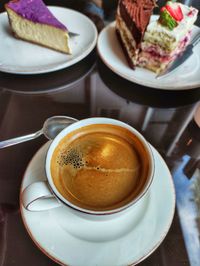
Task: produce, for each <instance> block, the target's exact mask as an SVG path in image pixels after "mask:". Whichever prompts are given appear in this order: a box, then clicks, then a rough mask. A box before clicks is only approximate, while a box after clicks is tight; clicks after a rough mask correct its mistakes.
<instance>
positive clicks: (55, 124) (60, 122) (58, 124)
mask: <svg viewBox="0 0 200 266" xmlns="http://www.w3.org/2000/svg"><path fill="white" fill-rule="evenodd" d="M76 121H78V120H77V119H75V118H73V117H69V116H52V117H49V118H48V119H47V120H46V121H45V122H44V124H43V128H42V132H43V134H44V135H45V137H46V138H48V139H50V140H52V139H54V138H55V137H56V136H57V135H58V133H60V131H62V130H63V129H64V128H65V127H67V126H69V125H71V124H73V123H74V122H76Z"/></svg>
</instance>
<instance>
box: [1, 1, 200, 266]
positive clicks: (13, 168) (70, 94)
mask: <svg viewBox="0 0 200 266" xmlns="http://www.w3.org/2000/svg"><path fill="white" fill-rule="evenodd" d="M2 2H5V1H2ZM45 2H46V3H47V4H54V5H55V1H45ZM114 2H115V3H116V1H114ZM114 2H113V3H114ZM56 4H57V5H58V3H57V2H56ZM59 5H62V6H66V7H70V8H73V9H76V10H79V11H81V12H84V5H85V1H67V0H66V1H59ZM114 6H115V4H113V6H112V9H111V6H108V7H107V10H106V12H107V13H106V20H107V21H108V20H109V19H110V20H111V19H112V18H113V8H114ZM0 11H3V5H2V3H1V4H0ZM109 12H110V13H109ZM109 14H110V17H109ZM87 15H88V16H90V14H87ZM91 18H92V19H93V20H94V22H95V23H96V25H97V26H98V28H99V30H100V28H101V27H102V21H99V20H98V19H97V18H96V17H95V18H94V17H93V16H92V15H91ZM0 41H3V40H0ZM0 52H2V51H0ZM199 100H200V88H196V89H189V90H184V91H166V90H159V89H152V88H147V87H142V86H139V85H137V84H134V83H131V82H129V81H127V80H124V79H123V78H121V77H119V76H117V74H115V73H113V72H112V71H111V70H109V69H108V68H107V67H106V66H105V65H104V63H103V62H102V61H101V60H100V59H99V58H98V55H97V53H96V50H95V49H94V51H92V52H91V54H89V55H88V56H87V57H86V58H85V59H83V60H82V61H81V62H79V63H76V64H75V65H73V66H71V67H69V68H67V69H63V70H60V71H56V72H52V73H49V74H40V75H34V76H33V75H26V76H25V75H14V74H6V73H2V72H0V140H4V139H8V138H12V137H16V136H20V135H25V134H28V133H32V132H35V131H37V130H39V129H40V128H41V127H42V125H43V122H44V120H45V119H46V118H48V117H50V116H52V115H67V116H72V117H75V118H77V119H82V118H87V117H95V116H103V117H110V118H115V119H119V120H121V121H124V122H126V123H129V124H130V125H132V126H133V127H135V128H136V129H137V130H138V131H140V132H141V133H142V134H143V135H144V136H145V137H146V139H147V140H148V141H149V142H150V143H151V144H152V145H153V146H154V147H155V148H156V149H157V150H158V151H159V153H160V154H161V155H162V156H163V158H164V159H165V161H166V163H167V165H168V167H169V169H170V170H171V173H172V176H173V178H174V183H175V188H176V193H177V204H176V212H175V216H174V219H173V223H172V225H171V228H170V230H169V232H168V234H167V236H166V238H165V239H164V241H163V242H162V244H161V245H160V246H159V247H158V248H157V249H156V251H155V252H154V253H153V254H151V255H150V256H149V257H148V258H147V259H145V260H144V261H143V262H141V263H140V264H139V265H141V266H142V265H143V266H147V265H149V266H150V265H151V266H169V265H171V266H183V265H184V266H187V265H195V266H197V265H200V254H199V252H200V251H199V247H200V246H199V239H200V237H199V235H200V234H199V229H198V228H199V225H200V222H199V221H200V200H199V198H198V197H195V195H198V190H196V191H197V193H196V194H195V193H193V194H192V195H194V198H193V199H191V197H190V198H188V200H186V201H184V202H185V203H184V208H185V209H184V210H187V212H183V211H182V210H183V199H185V198H186V194H187V192H188V191H190V187H191V184H196V186H197V189H198V186H199V187H200V185H198V184H200V174H199V172H198V169H200V159H199V158H200V129H199V126H200V125H199V126H197V124H196V122H195V121H196V120H198V119H199V120H200V118H199V116H200V111H199V114H198V115H197V114H196V113H197V111H198V107H199V106H200V102H199ZM195 114H196V117H197V119H196V120H194V116H195ZM45 142H46V139H45V137H43V136H41V137H39V138H38V139H35V140H32V141H29V142H26V143H22V144H19V145H16V146H12V147H9V148H6V149H2V150H0V265H1V266H11V265H13V266H15V265H16V266H19V265H20V266H23V265H29V266H32V265H34V266H35V265H43V266H47V265H56V263H55V262H54V261H52V260H50V259H49V258H48V257H46V256H45V255H44V254H43V253H42V252H41V251H40V250H39V249H38V248H37V247H36V246H35V244H34V243H33V242H32V240H31V238H30V237H29V235H28V233H27V232H26V229H25V227H24V225H23V222H22V219H21V215H20V210H19V191H20V185H21V182H22V177H23V174H24V171H25V169H26V166H27V164H28V163H29V161H30V160H31V158H32V157H33V155H34V154H35V152H36V151H37V150H38V149H39V148H40V147H41V146H42V145H43V144H44V143H45ZM198 182H199V183H198ZM183 183H184V186H183ZM193 191H194V190H193ZM190 192H191V191H190ZM199 193H200V189H199ZM184 196H185V198H184ZM191 202H193V203H192V208H191V209H192V210H191V209H190V207H191ZM198 203H199V204H198ZM166 204H167V202H166ZM194 209H195V211H194ZM191 213H192V215H193V220H192V222H191V223H188V221H190V220H189V219H188V217H187V215H188V216H190V215H191ZM189 218H191V216H190V217H189ZM193 227H194V228H193ZM191 232H192V233H191ZM191 239H193V240H194V239H195V241H196V242H195V241H193V242H192V240H191ZM194 242H195V243H196V244H195V245H192V244H194ZM77 256H78V254H77ZM74 265H76V263H75V264H74ZM83 266H86V265H83ZM111 266H115V265H111Z"/></svg>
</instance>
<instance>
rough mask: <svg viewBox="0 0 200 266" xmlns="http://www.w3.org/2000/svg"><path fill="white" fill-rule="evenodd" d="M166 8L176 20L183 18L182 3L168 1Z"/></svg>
mask: <svg viewBox="0 0 200 266" xmlns="http://www.w3.org/2000/svg"><path fill="white" fill-rule="evenodd" d="M165 8H166V9H167V11H168V12H169V13H170V15H171V16H172V17H173V18H174V19H175V20H176V21H181V20H182V19H183V12H182V9H181V7H180V5H173V4H170V3H167V5H166V6H165Z"/></svg>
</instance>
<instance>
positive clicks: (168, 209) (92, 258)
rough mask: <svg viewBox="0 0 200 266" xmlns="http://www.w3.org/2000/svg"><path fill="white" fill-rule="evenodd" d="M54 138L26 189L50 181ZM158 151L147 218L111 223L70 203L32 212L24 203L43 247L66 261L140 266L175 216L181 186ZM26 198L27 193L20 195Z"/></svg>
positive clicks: (28, 223) (37, 159)
mask: <svg viewBox="0 0 200 266" xmlns="http://www.w3.org/2000/svg"><path fill="white" fill-rule="evenodd" d="M48 146H49V142H48V143H46V144H45V145H44V146H43V147H42V148H41V149H40V150H39V151H38V152H37V153H36V154H35V156H34V157H33V159H32V160H31V162H30V163H29V165H28V167H27V169H26V171H25V174H24V178H23V181H22V185H21V191H22V190H23V189H24V188H25V187H26V186H27V185H29V184H30V183H32V182H35V181H39V180H45V173H44V160H45V154H46V150H47V148H48ZM152 149H153V154H154V158H155V178H154V181H153V183H152V187H151V189H150V191H149V194H147V195H146V198H145V200H144V206H143V216H142V217H141V216H140V217H137V218H136V217H134V212H133V211H129V212H127V214H126V215H125V216H122V217H118V218H116V219H114V220H108V221H99V222H97V221H92V220H91V221H86V220H83V218H81V217H78V216H76V215H74V214H73V213H72V212H71V211H70V210H68V209H67V208H66V207H60V208H56V209H53V210H50V211H42V212H29V211H27V210H25V209H24V208H23V206H22V204H21V200H20V209H21V215H22V219H23V222H24V225H25V227H26V229H27V231H28V233H29V235H30V237H31V238H32V240H33V241H34V242H35V244H36V245H37V247H38V248H39V249H40V250H41V251H42V252H44V254H46V255H47V256H48V257H50V258H51V259H52V260H54V261H55V262H57V263H58V264H61V265H71V266H73V265H74V266H75V265H76V266H85V265H87V266H94V265H96V266H113V265H115V266H122V265H130V264H131V265H132V264H137V263H139V262H140V261H142V260H144V259H145V258H146V257H147V256H149V255H150V254H151V253H152V252H153V251H154V250H155V249H156V248H157V247H158V246H159V245H160V243H161V242H162V241H163V239H164V237H165V236H166V234H167V232H168V230H169V228H170V226H171V223H172V219H173V216H174V210H175V190H174V185H173V181H172V178H171V175H170V172H169V170H168V168H167V166H166V164H165V162H164V160H163V159H162V158H161V156H160V155H159V153H158V152H157V151H156V150H155V149H154V148H152ZM20 198H21V193H20Z"/></svg>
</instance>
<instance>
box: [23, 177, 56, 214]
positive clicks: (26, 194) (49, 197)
mask: <svg viewBox="0 0 200 266" xmlns="http://www.w3.org/2000/svg"><path fill="white" fill-rule="evenodd" d="M22 204H23V206H24V208H25V209H26V210H28V211H45V210H50V209H53V208H56V207H60V206H61V203H60V202H59V201H58V200H57V199H56V198H55V196H54V195H53V194H52V192H51V190H50V189H49V186H48V183H47V182H46V181H39V182H35V183H32V184H30V185H29V186H27V187H26V188H25V189H24V190H23V192H22Z"/></svg>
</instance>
